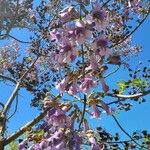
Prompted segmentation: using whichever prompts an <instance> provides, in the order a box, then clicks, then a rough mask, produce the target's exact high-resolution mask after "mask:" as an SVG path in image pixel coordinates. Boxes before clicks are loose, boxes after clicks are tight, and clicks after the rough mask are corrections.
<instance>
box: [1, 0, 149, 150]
mask: <svg viewBox="0 0 150 150" xmlns="http://www.w3.org/2000/svg"><path fill="white" fill-rule="evenodd" d="M0 12H1V13H0V18H1V21H0V27H1V28H0V29H1V30H0V40H1V41H3V40H7V41H9V44H8V45H6V46H3V47H1V50H0V79H1V80H0V81H1V83H12V84H13V85H14V86H15V88H14V90H13V92H12V94H11V96H10V97H9V99H8V100H7V102H6V103H3V102H0V105H1V110H0V149H2V150H3V149H4V147H5V146H6V145H8V144H10V143H11V142H13V141H15V140H16V139H17V138H19V137H20V136H21V135H23V134H25V133H26V135H25V138H22V137H21V138H20V143H18V144H19V145H18V149H20V150H22V149H28V148H29V149H32V150H34V149H36V150H37V149H50V150H59V149H61V150H62V149H69V150H73V149H76V150H77V149H81V147H82V146H83V145H89V146H91V149H93V150H100V149H123V148H124V149H135V148H136V149H149V148H150V146H149V145H150V143H149V142H150V140H149V136H150V134H149V133H148V132H147V131H146V130H143V131H142V133H141V134H139V133H137V132H134V133H133V135H130V134H129V133H127V132H126V131H125V130H124V128H123V127H122V126H121V124H120V123H119V121H118V120H117V118H116V113H117V111H122V110H126V111H128V110H130V109H131V106H132V105H131V103H132V102H133V100H134V101H136V102H144V101H145V99H144V98H143V97H144V96H145V95H148V94H149V93H150V90H149V87H150V85H149V71H150V70H149V68H148V67H147V66H144V67H143V68H140V69H139V68H137V69H135V70H132V69H131V66H130V64H128V62H127V61H128V59H130V58H132V57H134V56H135V55H137V54H138V53H139V52H140V50H141V47H139V46H136V45H134V43H132V34H133V33H134V32H135V31H136V30H137V29H138V28H139V27H140V26H141V24H142V23H143V22H144V21H145V20H146V19H147V17H148V15H149V12H150V5H149V2H148V1H146V0H145V1H144V0H132V1H131V0H127V1H122V0H107V1H98V0H97V1H92V0H91V1H90V0H76V1H71V0H66V1H65V0H61V1H60V0H52V1H51V0H49V1H48V0H45V1H44V0H42V1H41V3H40V4H37V3H36V2H35V1H33V0H24V1H19V0H12V1H11V2H10V1H8V0H3V1H0ZM16 28H20V29H21V30H25V29H26V30H28V32H27V33H28V34H29V35H30V39H29V40H28V41H24V40H22V39H18V38H17V37H14V36H12V35H11V32H12V31H14V30H16ZM10 39H13V42H12V44H10ZM22 45H23V46H24V47H25V48H22V47H21V46H22ZM22 49H23V51H22ZM24 49H26V52H24ZM122 67H124V69H126V70H127V71H128V72H129V76H130V78H129V79H128V80H122V81H118V82H117V83H114V84H117V85H118V88H111V86H112V85H111V84H109V83H107V82H106V80H107V78H108V77H111V76H112V75H115V73H116V72H117V71H118V70H120V69H122ZM112 70H113V71H112ZM22 88H24V89H26V90H27V91H28V92H30V93H31V94H32V95H33V99H32V100H31V105H32V106H34V107H36V108H39V109H40V110H41V113H40V114H39V116H37V117H36V118H34V119H33V120H32V121H30V122H28V123H27V124H26V125H25V126H23V127H22V128H21V129H19V130H18V131H16V132H14V133H13V134H12V135H9V136H8V137H6V136H5V133H6V130H7V122H8V121H9V119H10V118H11V117H12V116H14V115H15V114H16V111H17V109H18V105H17V104H16V108H15V111H14V112H13V114H10V111H9V110H10V109H11V107H12V104H13V103H14V100H15V98H16V99H17V97H18V94H19V91H20V90H21V89H22ZM56 93H57V94H56ZM108 97H110V98H111V102H107V101H106V99H107V98H108ZM114 98H115V100H114ZM127 100H128V101H127ZM17 101H18V99H17ZM36 108H35V109H36ZM103 111H105V112H106V113H107V115H110V116H112V117H113V118H114V120H115V121H116V123H117V125H118V126H119V127H120V129H121V130H122V131H123V132H124V133H125V134H126V135H127V136H128V137H129V140H124V141H120V140H119V135H118V133H116V135H112V134H111V133H108V132H107V131H105V130H104V129H103V128H101V127H99V126H98V127H97V130H96V131H95V130H94V129H92V128H91V127H90V121H89V118H90V117H92V118H96V119H97V118H100V117H101V115H102V112H103ZM141 141H142V142H141ZM10 146H11V147H12V149H13V146H14V147H15V144H14V145H13V144H10ZM14 149H16V147H15V148H14Z"/></svg>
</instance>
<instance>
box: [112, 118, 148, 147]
mask: <svg viewBox="0 0 150 150" xmlns="http://www.w3.org/2000/svg"><path fill="white" fill-rule="evenodd" d="M112 117H113V119H114V120H115V122H116V123H117V125H118V127H119V128H120V129H121V131H122V132H124V133H125V134H126V135H127V136H128V137H129V138H130V139H131V140H132V141H133V142H134V143H135V144H136V145H138V146H139V147H140V148H141V147H142V148H145V149H147V147H144V146H142V145H140V144H139V143H137V141H135V140H134V139H133V138H132V136H131V135H130V134H129V133H128V132H127V131H126V130H125V129H124V128H123V127H122V126H121V124H120V123H119V121H118V120H117V118H116V117H115V116H114V115H112Z"/></svg>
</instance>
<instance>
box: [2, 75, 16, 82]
mask: <svg viewBox="0 0 150 150" xmlns="http://www.w3.org/2000/svg"><path fill="white" fill-rule="evenodd" d="M0 78H2V79H4V80H8V81H11V82H13V83H15V84H16V83H17V82H16V81H15V80H14V79H12V78H10V77H7V76H4V75H2V74H0Z"/></svg>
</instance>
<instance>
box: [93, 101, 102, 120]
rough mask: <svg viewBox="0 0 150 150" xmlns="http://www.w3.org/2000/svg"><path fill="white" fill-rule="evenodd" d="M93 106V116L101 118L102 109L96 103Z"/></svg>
mask: <svg viewBox="0 0 150 150" xmlns="http://www.w3.org/2000/svg"><path fill="white" fill-rule="evenodd" d="M92 108H93V112H92V113H91V114H92V118H99V117H100V114H101V111H100V110H99V109H98V108H97V106H96V104H93V105H92Z"/></svg>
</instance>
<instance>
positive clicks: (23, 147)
mask: <svg viewBox="0 0 150 150" xmlns="http://www.w3.org/2000/svg"><path fill="white" fill-rule="evenodd" d="M27 143H28V139H26V140H24V141H22V142H21V143H19V150H26V148H25V147H26V146H27Z"/></svg>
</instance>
